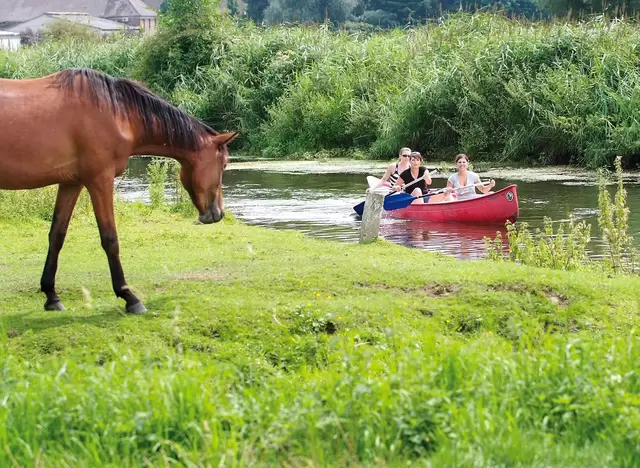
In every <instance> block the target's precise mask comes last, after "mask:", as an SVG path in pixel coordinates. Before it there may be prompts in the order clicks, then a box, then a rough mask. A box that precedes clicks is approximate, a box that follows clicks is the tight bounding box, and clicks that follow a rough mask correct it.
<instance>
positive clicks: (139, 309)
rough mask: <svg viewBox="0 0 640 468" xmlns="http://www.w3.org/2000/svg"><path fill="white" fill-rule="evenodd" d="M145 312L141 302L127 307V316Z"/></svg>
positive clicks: (145, 309)
mask: <svg viewBox="0 0 640 468" xmlns="http://www.w3.org/2000/svg"><path fill="white" fill-rule="evenodd" d="M146 311H147V308H146V307H145V306H144V305H143V304H142V302H136V303H135V304H132V305H128V306H127V313H128V314H144V313H145V312H146Z"/></svg>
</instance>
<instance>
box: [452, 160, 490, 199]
mask: <svg viewBox="0 0 640 468" xmlns="http://www.w3.org/2000/svg"><path fill="white" fill-rule="evenodd" d="M455 162H456V167H457V168H458V171H457V172H456V173H454V174H452V175H451V176H450V177H449V180H447V190H446V193H447V196H446V197H445V199H444V200H443V201H456V200H469V199H471V198H475V197H477V196H478V195H477V193H476V188H477V189H478V190H480V191H481V192H482V193H488V192H489V191H490V190H491V189H492V188H493V187H495V185H496V182H495V180H493V179H491V181H490V182H489V184H487V185H484V184H483V183H482V181H481V180H480V177H478V174H476V173H475V172H472V171H470V170H469V156H467V155H466V154H464V153H461V154H458V155H457V156H456V158H455Z"/></svg>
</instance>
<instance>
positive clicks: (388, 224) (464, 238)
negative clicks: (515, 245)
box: [380, 218, 506, 260]
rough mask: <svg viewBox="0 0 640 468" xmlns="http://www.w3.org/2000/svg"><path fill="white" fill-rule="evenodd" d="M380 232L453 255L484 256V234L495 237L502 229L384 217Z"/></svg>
mask: <svg viewBox="0 0 640 468" xmlns="http://www.w3.org/2000/svg"><path fill="white" fill-rule="evenodd" d="M384 221H385V222H383V223H381V229H380V234H381V236H382V237H384V238H385V239H387V240H390V241H391V242H395V243H397V244H400V245H404V246H407V247H415V248H420V249H424V250H429V251H433V252H440V253H443V254H445V255H452V256H454V257H457V258H461V259H465V260H472V259H477V258H480V257H483V256H484V240H483V239H484V237H490V238H491V239H493V238H495V236H496V233H497V232H500V233H501V234H502V237H503V238H504V237H505V235H506V229H505V227H504V226H503V225H501V224H463V223H443V222H434V221H411V220H395V219H391V218H388V219H384Z"/></svg>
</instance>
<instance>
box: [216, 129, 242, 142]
mask: <svg viewBox="0 0 640 468" xmlns="http://www.w3.org/2000/svg"><path fill="white" fill-rule="evenodd" d="M238 135H240V132H231V133H221V134H219V135H216V136H214V137H213V141H214V142H215V143H217V144H218V145H228V144H229V143H231V142H232V141H233V140H235V139H236V138H238Z"/></svg>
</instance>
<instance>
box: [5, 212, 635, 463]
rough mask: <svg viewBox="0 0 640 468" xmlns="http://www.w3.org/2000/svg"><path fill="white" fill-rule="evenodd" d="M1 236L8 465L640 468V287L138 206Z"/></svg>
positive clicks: (10, 228) (16, 223)
mask: <svg viewBox="0 0 640 468" xmlns="http://www.w3.org/2000/svg"><path fill="white" fill-rule="evenodd" d="M118 222H119V234H120V246H121V257H122V262H123V266H124V269H125V273H126V275H127V279H128V281H129V283H130V285H131V286H132V287H134V288H135V289H136V290H137V291H139V292H140V295H141V297H142V298H143V300H144V303H145V304H146V306H147V307H148V308H149V312H148V313H147V314H145V315H143V316H129V315H126V314H125V313H124V304H123V302H122V301H120V300H118V299H116V298H115V296H114V295H113V293H112V291H111V286H110V278H109V273H108V267H107V263H106V258H105V255H104V253H103V252H102V250H101V247H100V242H99V238H98V233H97V229H96V227H95V223H94V221H93V220H92V218H91V216H90V214H89V213H86V214H85V213H83V212H82V211H81V212H80V214H79V215H78V216H76V218H75V219H74V220H73V221H72V224H71V227H70V230H69V235H68V240H67V243H66V245H65V247H64V250H63V252H62V255H61V261H60V268H59V273H58V277H57V286H58V291H59V293H60V297H61V299H62V300H63V302H64V303H65V305H66V306H67V308H68V311H66V312H44V311H43V310H42V305H43V302H44V295H42V294H41V293H40V292H39V291H38V289H39V276H40V273H41V270H42V266H43V262H44V257H45V254H46V239H47V231H48V224H47V223H46V222H45V221H43V220H40V219H38V218H37V217H36V218H34V219H31V220H25V219H17V218H16V219H8V218H1V219H0V232H1V233H2V236H0V252H1V256H0V304H1V306H0V310H2V314H1V323H2V333H0V341H1V342H2V343H1V346H0V373H1V375H2V378H1V379H0V445H1V446H2V448H3V450H0V465H2V466H10V465H11V464H14V465H16V466H25V465H36V466H87V467H88V466H140V465H169V464H172V463H174V462H178V463H180V464H183V465H186V466H218V465H222V466H267V465H272V464H282V465H286V466H344V465H356V466H357V465H368V466H372V465H376V466H377V465H382V466H385V465H386V466H400V465H402V466H405V465H406V464H407V463H411V462H420V464H426V465H433V466H514V465H516V466H517V465H522V466H633V465H637V464H638V463H639V462H640V460H639V455H638V454H639V453H640V451H639V444H640V398H639V397H638V391H639V390H640V381H639V380H638V376H637V361H638V359H639V358H640V346H639V345H638V339H637V332H636V328H637V326H638V318H637V317H638V309H639V307H640V301H639V299H640V292H639V291H640V287H639V286H640V280H639V279H637V278H634V277H614V278H607V277H603V276H599V275H597V274H595V273H592V272H559V271H552V270H546V269H535V268H529V267H523V266H519V265H515V264H504V263H493V262H484V261H481V262H458V261H455V260H453V259H451V258H448V257H444V256H440V255H436V254H431V253H427V252H423V251H419V250H411V249H406V248H403V247H400V246H396V245H393V244H390V243H387V242H384V241H379V242H376V243H374V244H373V245H367V246H361V245H349V244H340V243H335V242H329V241H322V240H317V239H311V238H308V237H305V236H303V235H301V234H298V233H294V232H278V231H273V230H267V229H263V228H257V227H249V226H245V225H243V224H240V223H237V222H233V221H232V220H227V221H224V222H222V223H220V224H217V225H212V226H201V225H195V224H194V222H193V220H192V219H190V218H189V219H187V218H184V217H181V216H178V215H173V214H168V213H166V212H164V211H162V210H154V211H151V210H150V209H149V208H147V207H142V206H140V205H122V204H121V205H119V210H118Z"/></svg>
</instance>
